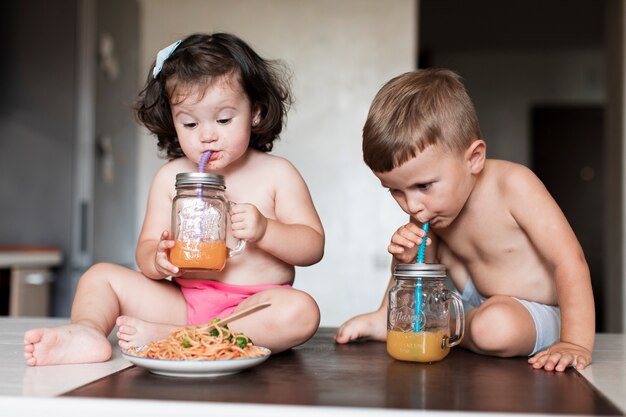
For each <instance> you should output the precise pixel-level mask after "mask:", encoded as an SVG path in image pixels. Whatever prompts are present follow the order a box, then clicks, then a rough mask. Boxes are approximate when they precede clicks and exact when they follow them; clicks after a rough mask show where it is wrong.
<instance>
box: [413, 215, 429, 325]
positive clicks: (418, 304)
mask: <svg viewBox="0 0 626 417" xmlns="http://www.w3.org/2000/svg"><path fill="white" fill-rule="evenodd" d="M422 230H423V231H424V232H426V234H425V235H424V237H423V238H422V243H421V244H420V247H419V249H418V250H417V260H416V262H417V263H418V264H423V263H424V255H425V253H426V241H427V240H428V222H426V223H424V224H423V225H422ZM414 312H415V321H413V331H415V332H419V331H421V330H422V329H421V325H420V317H422V278H421V277H417V283H416V284H415V309H414Z"/></svg>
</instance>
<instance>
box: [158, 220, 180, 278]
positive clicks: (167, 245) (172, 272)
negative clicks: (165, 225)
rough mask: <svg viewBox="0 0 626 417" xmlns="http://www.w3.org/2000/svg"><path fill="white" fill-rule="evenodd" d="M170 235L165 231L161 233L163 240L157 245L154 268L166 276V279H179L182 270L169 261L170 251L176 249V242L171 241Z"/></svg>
mask: <svg viewBox="0 0 626 417" xmlns="http://www.w3.org/2000/svg"><path fill="white" fill-rule="evenodd" d="M169 238H170V233H169V232H168V231H167V230H165V231H164V232H163V233H161V240H159V243H158V245H157V250H156V255H155V257H154V267H155V269H156V270H157V271H158V272H159V273H161V274H163V275H165V276H166V277H169V276H174V277H178V276H180V275H181V273H180V270H179V269H178V267H177V266H176V265H174V264H172V263H171V262H170V260H169V256H168V255H169V250H170V249H172V248H173V247H174V243H175V242H174V241H173V240H169Z"/></svg>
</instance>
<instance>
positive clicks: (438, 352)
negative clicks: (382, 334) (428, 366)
mask: <svg viewBox="0 0 626 417" xmlns="http://www.w3.org/2000/svg"><path fill="white" fill-rule="evenodd" d="M449 338H450V336H449V335H448V333H447V332H444V331H441V330H440V331H436V332H417V333H416V332H401V331H398V330H389V331H387V353H388V354H389V356H391V357H392V358H394V359H398V360H400V361H411V362H428V363H430V362H436V361H440V360H442V359H443V358H445V357H446V356H447V355H448V353H450V346H449V345H448V344H447V343H446V340H447V339H449Z"/></svg>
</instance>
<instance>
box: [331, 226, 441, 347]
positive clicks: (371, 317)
mask: <svg viewBox="0 0 626 417" xmlns="http://www.w3.org/2000/svg"><path fill="white" fill-rule="evenodd" d="M409 223H413V224H418V223H417V222H415V221H414V220H412V219H409ZM418 227H419V228H421V224H420V225H419V226H418ZM396 233H397V232H396ZM394 237H395V234H394ZM394 237H392V245H393V240H394ZM429 239H430V240H431V243H430V244H429V245H428V246H427V249H426V254H425V259H424V261H425V262H426V263H435V262H438V260H437V255H436V254H437V244H438V240H437V237H436V236H435V235H434V234H431V235H430V237H429ZM390 246H391V245H390ZM412 248H413V247H411V248H407V249H412ZM413 258H414V257H413ZM397 263H398V260H397V259H396V258H395V257H392V261H391V277H390V278H389V283H388V284H387V288H386V289H385V292H384V294H383V299H382V302H381V303H380V307H378V309H377V310H375V311H372V312H370V313H365V314H360V315H358V316H356V317H353V318H351V319H350V320H348V321H346V322H345V323H344V324H342V325H341V327H340V328H339V330H338V331H337V334H336V335H335V341H336V342H337V343H348V342H351V341H353V340H357V339H361V338H369V339H371V340H378V341H385V340H387V306H388V305H389V297H388V296H387V294H389V290H390V289H391V287H392V286H393V285H394V283H395V279H394V277H393V271H394V269H395V266H396V264H397Z"/></svg>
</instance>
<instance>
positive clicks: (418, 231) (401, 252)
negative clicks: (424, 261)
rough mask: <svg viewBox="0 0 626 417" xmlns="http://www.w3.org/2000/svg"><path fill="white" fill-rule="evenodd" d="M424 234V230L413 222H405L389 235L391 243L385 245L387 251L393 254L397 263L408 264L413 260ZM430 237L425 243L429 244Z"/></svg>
mask: <svg viewBox="0 0 626 417" xmlns="http://www.w3.org/2000/svg"><path fill="white" fill-rule="evenodd" d="M424 236H426V232H425V231H423V230H422V228H421V227H419V226H418V225H416V224H414V223H407V224H405V225H404V226H402V227H400V228H399V229H398V230H396V232H395V233H394V234H393V236H392V237H391V243H390V244H389V246H388V247H387V251H388V252H389V253H390V254H392V255H393V257H394V258H396V260H397V261H398V262H399V263H402V264H408V263H413V262H415V258H417V251H418V249H419V245H420V244H421V243H422V238H423V237H424ZM430 242H431V240H430V238H429V239H427V240H426V244H427V245H428V244H430Z"/></svg>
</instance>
